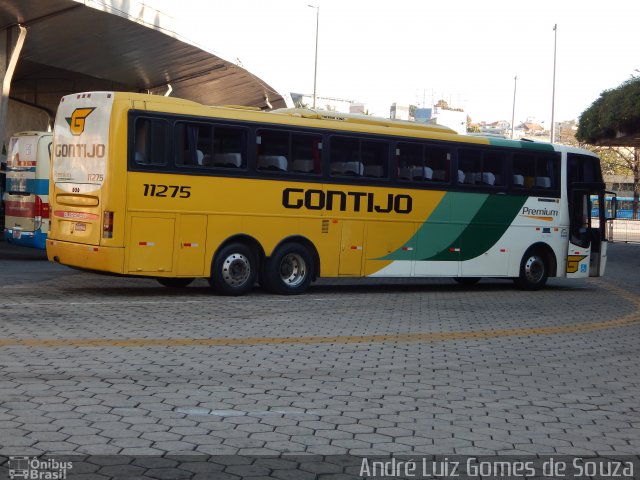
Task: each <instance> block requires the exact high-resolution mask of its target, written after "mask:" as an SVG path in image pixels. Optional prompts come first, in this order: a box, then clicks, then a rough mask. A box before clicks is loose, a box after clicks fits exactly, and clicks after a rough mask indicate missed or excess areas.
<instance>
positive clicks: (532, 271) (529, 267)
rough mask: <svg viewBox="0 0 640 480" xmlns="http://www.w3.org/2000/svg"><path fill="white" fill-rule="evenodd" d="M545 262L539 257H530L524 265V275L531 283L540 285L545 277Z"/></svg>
mask: <svg viewBox="0 0 640 480" xmlns="http://www.w3.org/2000/svg"><path fill="white" fill-rule="evenodd" d="M544 269H545V266H544V260H543V259H542V258H540V257H539V256H537V255H534V256H532V257H529V258H528V259H527V262H526V263H525V264H524V275H525V276H526V277H527V280H528V281H529V282H531V283H539V282H540V281H541V280H542V279H543V277H544Z"/></svg>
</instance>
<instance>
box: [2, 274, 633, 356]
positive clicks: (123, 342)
mask: <svg viewBox="0 0 640 480" xmlns="http://www.w3.org/2000/svg"><path fill="white" fill-rule="evenodd" d="M597 283H598V286H600V287H602V288H604V289H605V290H608V291H610V292H612V293H613V294H615V295H617V296H620V297H622V298H623V299H624V300H627V301H629V302H630V303H632V304H633V305H634V306H635V307H636V310H635V311H634V312H632V313H630V314H628V315H625V316H623V317H620V318H617V319H613V320H604V321H601V322H590V323H574V324H569V325H557V326H549V327H523V328H512V329H488V330H470V331H462V332H425V333H397V334H393V333H389V334H380V335H335V336H307V337H234V338H132V339H127V338H124V339H117V338H110V339H104V338H64V339H60V338H49V339H46V338H45V339H39V338H24V339H12V338H4V339H0V347H33V348H62V347H125V348H126V347H129V348H140V347H229V346H240V345H247V346H251V345H312V344H327V343H329V344H331V343H333V344H354V343H407V342H443V341H451V340H484V339H491V338H505V337H528V336H544V335H558V334H571V333H590V332H596V331H599V330H607V329H612V328H621V327H627V326H630V325H635V324H639V323H640V296H639V295H636V294H634V293H631V292H629V291H627V290H624V289H622V288H620V287H616V286H613V285H610V284H605V283H604V282H597Z"/></svg>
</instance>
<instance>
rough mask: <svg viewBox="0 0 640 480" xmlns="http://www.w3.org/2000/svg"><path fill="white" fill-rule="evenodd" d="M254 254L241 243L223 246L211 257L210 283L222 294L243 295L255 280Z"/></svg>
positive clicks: (256, 270)
mask: <svg viewBox="0 0 640 480" xmlns="http://www.w3.org/2000/svg"><path fill="white" fill-rule="evenodd" d="M257 274H258V260H257V257H256V254H255V253H254V252H253V250H251V248H249V247H248V246H247V245H245V244H243V243H231V244H229V245H227V246H225V247H223V248H222V249H221V250H220V251H219V252H218V253H217V254H216V256H215V258H214V259H213V264H212V265H211V277H210V278H209V283H210V285H211V286H212V287H213V288H214V289H216V290H217V291H218V292H220V293H222V294H223V295H234V296H237V295H244V294H245V293H247V292H249V291H250V290H251V289H252V288H253V285H254V284H255V282H256V278H257Z"/></svg>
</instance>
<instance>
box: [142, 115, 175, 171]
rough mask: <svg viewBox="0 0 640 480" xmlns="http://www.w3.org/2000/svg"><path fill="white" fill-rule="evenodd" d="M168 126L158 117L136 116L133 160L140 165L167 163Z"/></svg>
mask: <svg viewBox="0 0 640 480" xmlns="http://www.w3.org/2000/svg"><path fill="white" fill-rule="evenodd" d="M168 131H169V126H168V124H167V122H166V120H162V119H159V118H136V120H135V129H134V135H135V138H134V145H135V151H134V161H135V163H137V164H140V165H167V158H168V155H169V135H168Z"/></svg>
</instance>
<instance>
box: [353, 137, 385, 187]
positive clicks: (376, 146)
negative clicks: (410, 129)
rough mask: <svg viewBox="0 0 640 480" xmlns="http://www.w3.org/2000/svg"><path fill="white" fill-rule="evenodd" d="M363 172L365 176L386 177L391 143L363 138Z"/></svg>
mask: <svg viewBox="0 0 640 480" xmlns="http://www.w3.org/2000/svg"><path fill="white" fill-rule="evenodd" d="M360 159H361V161H362V165H363V167H362V173H363V175H364V176H365V177H373V178H386V177H387V166H388V164H389V144H388V143H387V142H375V141H370V140H363V141H362V142H361V145H360Z"/></svg>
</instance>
